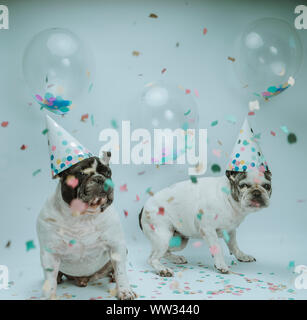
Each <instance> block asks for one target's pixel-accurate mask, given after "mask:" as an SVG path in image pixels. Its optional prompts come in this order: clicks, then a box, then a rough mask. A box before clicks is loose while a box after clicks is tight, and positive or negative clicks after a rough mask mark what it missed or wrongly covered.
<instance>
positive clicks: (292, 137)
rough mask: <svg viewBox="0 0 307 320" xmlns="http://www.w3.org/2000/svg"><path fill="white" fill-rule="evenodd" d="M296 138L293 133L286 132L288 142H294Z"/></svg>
mask: <svg viewBox="0 0 307 320" xmlns="http://www.w3.org/2000/svg"><path fill="white" fill-rule="evenodd" d="M296 141H297V138H296V135H295V134H294V133H289V134H288V142H289V143H290V144H291V143H296Z"/></svg>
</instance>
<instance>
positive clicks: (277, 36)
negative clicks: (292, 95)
mask: <svg viewBox="0 0 307 320" xmlns="http://www.w3.org/2000/svg"><path fill="white" fill-rule="evenodd" d="M236 56H237V59H236V61H235V63H234V66H235V70H236V73H237V75H238V77H239V79H240V81H241V82H242V84H243V85H245V86H246V87H248V88H249V89H250V90H251V91H252V92H253V94H254V95H256V96H258V97H262V98H264V99H265V100H268V99H270V98H271V97H273V96H276V95H278V94H280V93H281V92H283V91H284V90H286V89H287V88H289V87H290V86H292V85H293V84H294V82H295V75H296V73H297V71H298V70H299V67H300V65H301V62H302V44H301V41H300V39H299V37H298V35H297V32H296V30H295V29H294V27H292V26H291V25H290V24H289V23H288V22H286V21H283V20H280V19H275V18H264V19H260V20H257V21H254V22H252V23H251V24H250V25H249V26H248V27H247V28H246V30H245V31H244V32H243V33H242V35H241V36H240V37H239V39H238V43H237V54H236Z"/></svg>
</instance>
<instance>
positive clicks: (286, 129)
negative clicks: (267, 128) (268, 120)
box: [280, 126, 289, 133]
mask: <svg viewBox="0 0 307 320" xmlns="http://www.w3.org/2000/svg"><path fill="white" fill-rule="evenodd" d="M280 129H281V130H282V131H283V132H284V133H289V130H288V128H287V126H281V127H280Z"/></svg>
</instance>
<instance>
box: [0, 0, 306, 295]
mask: <svg viewBox="0 0 307 320" xmlns="http://www.w3.org/2000/svg"><path fill="white" fill-rule="evenodd" d="M2 4H7V5H8V7H9V11H10V29H9V30H0V43H1V47H0V48H1V49H0V70H1V73H0V96H1V103H0V106H1V107H0V122H2V121H9V125H8V127H7V128H2V127H0V155H1V156H0V200H1V202H0V264H6V265H8V266H9V269H10V272H11V273H10V276H11V280H12V281H14V285H12V287H11V289H10V290H8V291H5V292H4V291H2V292H1V291H0V299H1V298H4V297H8V298H10V299H11V298H19V299H23V298H29V297H30V296H33V295H34V296H35V295H36V296H38V295H39V293H33V289H36V290H38V289H39V287H40V286H41V283H42V273H41V270H40V265H39V264H40V262H39V250H38V241H37V237H36V230H35V222H36V217H37V215H38V213H39V210H40V208H41V207H42V205H43V203H44V201H45V199H46V198H47V196H48V195H49V194H50V193H51V192H53V190H54V188H55V184H56V182H55V181H52V180H51V173H50V171H49V166H50V164H49V157H48V148H47V140H46V137H45V136H44V135H42V134H41V132H42V130H43V129H45V121H44V116H45V113H46V111H40V110H39V106H38V105H37V104H36V103H35V102H34V101H33V99H32V98H31V92H30V91H29V90H28V89H27V87H26V85H25V83H24V80H23V75H22V55H23V50H24V48H25V46H26V44H27V43H28V41H29V40H30V39H31V37H32V36H33V35H34V34H35V33H37V32H39V31H41V30H43V29H46V28H51V27H64V28H69V29H71V30H72V31H74V32H76V33H77V34H78V35H79V36H80V37H81V38H82V39H84V40H85V41H86V42H87V43H88V45H89V46H90V47H91V48H92V51H93V54H94V56H95V61H96V62H95V63H96V76H95V80H94V86H93V89H92V91H91V92H90V93H89V94H85V96H83V97H82V98H80V99H79V101H77V107H76V108H75V109H73V110H72V111H71V112H70V113H69V114H68V115H67V116H66V117H65V118H63V119H62V118H61V117H59V116H55V115H54V116H53V115H51V116H53V118H54V119H56V120H57V121H58V122H59V123H60V124H61V125H62V126H63V127H65V128H66V129H67V130H68V131H70V132H73V133H74V135H75V136H76V138H77V139H79V140H80V142H81V143H83V144H84V145H86V146H87V147H88V148H89V149H91V150H92V151H94V152H98V150H99V148H100V147H101V143H100V142H99V141H98V135H99V132H100V130H101V129H103V128H106V127H110V122H111V120H112V119H116V120H117V121H118V123H120V121H121V120H125V119H130V117H131V114H133V112H135V109H134V108H135V104H136V103H135V101H136V100H137V97H138V96H139V95H140V93H141V90H142V87H143V85H144V84H146V83H148V82H151V81H154V80H161V79H164V80H165V81H166V82H167V81H169V82H174V83H177V84H179V85H181V86H183V87H184V88H188V89H191V90H192V92H194V89H197V90H198V92H199V98H197V97H196V100H197V102H198V105H199V112H200V127H202V128H208V137H209V141H210V144H209V146H208V155H209V157H208V163H209V166H211V164H212V163H219V164H220V166H221V167H222V168H225V165H226V161H227V158H226V157H225V152H231V150H232V147H233V144H234V141H235V139H236V137H237V134H238V130H239V129H240V126H241V123H242V121H243V119H244V116H245V115H246V113H247V112H248V101H249V100H250V99H251V98H253V97H251V96H249V95H247V94H246V92H245V90H244V89H242V87H241V85H240V83H239V81H238V79H237V78H236V77H235V74H234V71H233V65H232V62H231V61H229V60H228V59H227V57H228V56H231V57H235V50H234V42H235V39H236V37H237V35H238V34H239V33H240V31H241V30H242V29H243V28H244V27H245V26H246V25H247V24H248V23H249V22H251V21H252V20H255V19H257V18H262V17H269V16H272V17H277V18H283V19H285V20H287V21H288V22H289V23H290V24H293V23H294V19H295V15H294V8H295V6H296V5H298V4H301V2H300V1H298V2H297V1H273V0H272V1H268V0H267V1H226V0H225V1H196V0H186V1H181V0H177V1H175V0H174V1H170V0H169V1H162V0H159V1H150V0H142V1H127V0H126V1H115V0H113V1H111V0H109V1H105V0H103V1H67V0H66V1H60V0H53V1H34V0H33V1H32V0H27V1H25V0H24V1H20V0H19V1H17V0H16V1H13V0H12V1H2ZM150 13H155V14H157V15H158V19H151V18H149V17H148V16H149V14H150ZM205 27H206V28H207V29H208V32H207V34H206V35H203V28H205ZM298 34H299V37H300V39H301V41H302V43H303V48H304V49H303V50H304V53H305V59H304V61H303V64H302V66H301V69H300V72H299V73H298V75H297V77H296V84H295V86H294V87H293V88H291V89H289V90H287V91H286V92H285V93H283V94H282V95H280V96H278V97H275V98H273V99H272V100H271V101H270V102H269V103H262V104H261V110H260V111H259V112H258V113H257V115H256V116H254V117H250V120H251V123H252V125H253V127H254V131H255V132H256V133H258V132H261V133H262V136H261V146H262V150H263V153H264V155H265V156H266V158H267V160H268V162H269V165H270V168H271V170H272V173H273V195H272V203H271V206H270V207H269V208H268V209H266V210H263V211H262V212H260V213H256V214H253V215H251V216H250V217H248V218H247V219H246V222H244V223H243V224H242V226H241V227H240V229H239V236H238V238H239V243H240V244H241V247H242V249H243V250H245V251H247V252H248V253H251V254H253V255H255V256H256V257H257V259H258V260H257V263H255V264H253V265H251V264H249V265H246V264H240V265H239V266H235V267H233V268H234V270H236V271H237V272H242V273H248V272H249V273H250V277H255V275H257V273H258V272H262V273H263V274H265V272H267V273H268V274H269V273H270V272H274V273H275V277H276V278H275V280H276V281H275V280H274V281H275V282H276V283H285V284H286V285H287V286H289V287H288V288H290V287H291V285H292V288H293V283H292V284H291V281H292V280H293V274H292V273H291V271H290V270H288V269H287V266H288V263H289V261H290V260H295V263H296V264H307V232H306V228H307V213H306V212H307V211H306V209H307V208H306V206H307V190H306V180H307V171H306V157H307V151H306V150H307V140H306V135H307V126H306V119H307V103H306V88H307V87H306V85H307V61H306V48H307V30H300V31H298ZM177 42H179V44H180V45H179V47H176V43H177ZM134 50H137V51H140V53H141V54H140V56H138V57H135V56H133V55H132V51H134ZM163 68H166V69H167V71H166V72H165V73H164V74H163V75H161V70H162V69H163ZM140 74H142V76H140ZM193 94H194V93H193ZM29 102H32V103H33V104H32V106H29V105H28V103H29ZM85 113H88V114H89V115H92V114H93V115H94V119H95V125H94V126H92V125H91V121H90V119H89V120H88V121H87V122H86V123H83V122H81V121H80V118H81V115H83V114H85ZM230 114H231V115H234V116H235V117H236V118H237V124H235V125H234V124H231V123H229V122H227V121H226V120H225V118H226V117H227V115H230ZM132 120H133V119H132ZM214 120H218V121H219V123H218V125H217V126H216V127H213V128H212V127H210V124H211V122H212V121H214ZM282 125H286V126H287V127H288V128H289V130H290V131H292V132H294V133H295V134H296V135H297V138H298V142H297V143H296V144H293V145H290V144H288V142H287V136H286V134H285V133H284V132H283V131H282V130H281V129H280V126H282ZM271 130H273V131H275V132H276V137H273V136H272V135H271V134H270V131H271ZM218 139H219V140H221V141H222V142H223V146H222V147H220V146H219V145H218V143H217V140H218ZM22 144H25V145H27V146H28V149H27V150H25V151H21V150H20V146H21V145H22ZM221 148H222V150H223V155H224V156H223V158H221V159H218V158H216V157H215V156H214V155H213V154H212V149H221ZM37 169H41V170H42V171H41V173H39V174H38V175H37V176H35V177H33V176H32V173H33V172H34V171H35V170H37ZM112 169H113V178H114V182H115V184H116V197H115V198H116V200H115V206H116V207H117V208H118V211H119V213H120V216H121V219H122V223H123V226H124V230H125V233H126V238H127V241H128V243H129V259H130V260H129V261H130V266H133V268H131V269H132V270H134V271H131V277H132V278H133V281H134V283H137V281H139V278H140V277H139V270H151V269H150V268H149V267H148V265H147V264H146V259H147V256H148V254H149V247H148V242H147V240H146V239H145V238H144V236H143V234H142V233H141V232H140V230H139V227H138V220H137V217H138V212H139V211H140V209H141V207H142V204H143V203H144V201H145V199H146V198H147V195H146V192H145V191H146V189H147V188H148V187H152V191H156V190H158V189H159V188H160V187H162V186H165V185H168V184H170V183H172V182H175V181H179V180H182V179H185V178H187V171H186V170H185V169H184V168H183V169H182V168H181V169H180V168H179V169H178V168H176V170H170V171H165V170H164V169H154V168H145V170H146V173H145V174H144V175H141V176H139V175H137V172H139V171H142V170H143V168H142V169H140V168H137V167H135V166H131V167H130V166H120V165H117V166H113V167H112ZM207 175H213V173H212V172H211V170H210V167H209V168H208V171H207ZM124 183H127V185H128V192H127V193H121V192H119V186H120V185H122V184H124ZM136 194H138V195H139V196H140V201H139V202H136V201H135V199H136ZM298 199H302V200H305V202H302V203H298V202H297V200H298ZM124 209H125V210H127V211H128V212H129V216H128V217H127V218H125V217H124V214H123V210H124ZM32 239H33V240H34V243H35V245H36V249H35V250H31V251H29V252H26V246H25V242H26V241H28V240H32ZM8 240H11V241H12V244H11V247H10V248H9V249H6V248H5V245H6V243H7V241H8ZM186 256H187V257H188V259H189V260H191V265H192V266H193V261H194V262H197V261H202V262H203V263H206V265H208V266H209V268H210V270H211V271H210V272H211V275H212V277H216V274H214V272H213V270H212V260H211V258H210V255H209V253H208V250H207V248H205V247H203V248H201V249H194V248H193V247H192V246H189V247H188V248H187V249H186ZM226 256H227V259H230V258H229V256H228V253H227V254H226ZM229 261H230V260H228V262H229ZM194 264H195V263H194ZM235 268H237V269H235ZM192 271H193V270H192ZM192 271H191V272H192ZM189 272H190V271H189ZM195 272H196V271H195ZM149 274H150V276H148V277H147V278H146V279H145V277H144V279H145V280H142V281H140V283H138V284H137V286H138V288H137V289H136V290H137V291H139V294H141V295H142V294H143V295H144V296H146V298H150V297H151V295H152V293H151V284H150V282H146V281H147V280H148V281H156V282H157V281H159V280H157V279H156V280H153V279H151V278H152V277H154V276H153V274H151V273H149ZM190 277H191V279H194V278H195V276H194V274H193V273H191V275H190ZM193 277H194V278H193ZM184 280H186V279H184ZM184 280H180V281H184ZM191 281H192V280H191ZM268 281H269V280H268ZM272 281H273V280H272ZM210 285H211V287H210V286H205V287H202V290H203V291H204V292H206V291H207V290H215V289H214V288H215V287H216V284H214V281H213V282H212V283H211V284H210ZM195 286H196V287H197V284H195ZM202 286H203V285H202ZM155 287H156V286H155ZM95 288H96V287H95ZM288 288H287V289H288ZM198 289H199V288H198ZM198 289H197V290H198ZM287 289H286V290H287ZM63 290H64V289H63ZM70 290H77V289H76V288H75V287H71V289H70ZM86 290H90V288H89V289H83V291H82V294H81V293H79V291H76V292H77V293H76V294H77V298H81V297H83V298H85V299H88V298H89V297H91V296H93V295H95V294H96V296H97V295H102V294H101V292H100V293H92V292H91V291H86ZM96 290H97V289H96ZM286 290H284V291H282V292H281V293H275V295H274V294H273V295H270V292H269V293H268V292H267V290H264V289H263V290H262V291H261V290H260V291H259V292H258V291H257V289H255V290H251V291H250V293H249V295H248V296H244V297H245V298H248V299H249V298H260V299H261V298H264V299H267V298H281V299H283V298H288V296H291V294H290V293H288V292H286ZM102 291H103V289H102ZM63 292H65V290H64V291H63ZM170 294H172V292H171V290H169V289H168V290H166V291H165V292H164V293H163V294H162V298H167V297H168V298H175V299H176V298H177V299H178V298H191V297H192V298H193V297H194V298H200V299H204V298H206V297H207V296H206V295H202V294H199V295H197V296H193V295H189V296H178V295H175V296H172V295H170ZM218 297H219V298H236V296H225V295H221V296H218ZM291 297H294V298H295V297H297V298H306V297H307V295H306V290H305V291H304V290H301V291H297V293H296V295H295V294H292V296H291Z"/></svg>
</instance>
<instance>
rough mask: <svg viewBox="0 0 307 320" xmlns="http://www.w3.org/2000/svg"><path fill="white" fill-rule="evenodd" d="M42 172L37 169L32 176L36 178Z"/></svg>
mask: <svg viewBox="0 0 307 320" xmlns="http://www.w3.org/2000/svg"><path fill="white" fill-rule="evenodd" d="M41 171H42V170H41V169H37V170H35V171H34V172H33V173H32V176H33V177H35V176H36V175H38V174H39V173H40V172H41Z"/></svg>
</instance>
